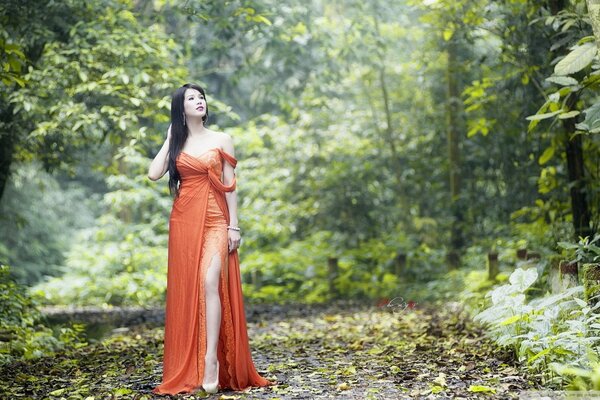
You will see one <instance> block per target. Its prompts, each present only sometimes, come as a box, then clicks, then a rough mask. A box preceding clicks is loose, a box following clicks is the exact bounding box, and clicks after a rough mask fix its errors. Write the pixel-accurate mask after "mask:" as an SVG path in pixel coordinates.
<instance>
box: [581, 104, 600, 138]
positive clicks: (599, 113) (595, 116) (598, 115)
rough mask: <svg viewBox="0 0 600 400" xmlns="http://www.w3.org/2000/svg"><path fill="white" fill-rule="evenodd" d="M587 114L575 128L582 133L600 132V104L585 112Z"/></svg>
mask: <svg viewBox="0 0 600 400" xmlns="http://www.w3.org/2000/svg"><path fill="white" fill-rule="evenodd" d="M583 112H584V113H585V119H584V120H583V121H582V122H581V123H579V124H577V125H575V127H576V128H577V129H579V130H582V131H588V132H590V133H598V132H600V103H596V104H594V105H592V106H591V107H589V108H586V109H585V110H583Z"/></svg>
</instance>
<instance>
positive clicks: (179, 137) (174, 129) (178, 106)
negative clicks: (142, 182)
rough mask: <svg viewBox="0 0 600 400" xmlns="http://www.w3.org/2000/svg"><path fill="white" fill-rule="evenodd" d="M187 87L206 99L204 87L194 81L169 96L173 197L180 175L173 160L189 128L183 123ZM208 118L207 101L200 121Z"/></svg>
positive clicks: (177, 187)
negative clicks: (204, 112)
mask: <svg viewBox="0 0 600 400" xmlns="http://www.w3.org/2000/svg"><path fill="white" fill-rule="evenodd" d="M187 89H196V90H197V91H199V92H200V93H202V96H204V99H205V100H206V94H205V93H204V89H203V88H202V87H200V86H199V85H196V84H195V83H186V84H185V85H183V86H182V87H180V88H179V89H177V90H176V91H175V93H173V96H172V97H171V141H170V142H169V192H170V193H171V196H173V193H175V197H177V196H179V181H180V180H181V176H180V175H179V171H177V164H176V163H175V160H177V157H179V153H181V150H182V149H183V145H184V144H185V141H186V140H187V138H188V134H189V130H188V127H187V125H184V123H183V121H184V117H183V114H184V108H183V102H184V101H185V91H186V90H187ZM207 120H208V103H207V104H206V114H205V115H204V116H203V117H202V122H203V123H204V125H205V126H206V121H207Z"/></svg>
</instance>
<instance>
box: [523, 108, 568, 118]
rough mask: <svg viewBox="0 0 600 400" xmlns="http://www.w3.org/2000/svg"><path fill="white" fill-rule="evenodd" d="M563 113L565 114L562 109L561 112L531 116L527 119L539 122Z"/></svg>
mask: <svg viewBox="0 0 600 400" xmlns="http://www.w3.org/2000/svg"><path fill="white" fill-rule="evenodd" d="M562 112H563V110H562V109H560V110H556V111H553V112H549V113H544V114H534V115H530V116H529V117H527V118H525V119H526V120H529V121H539V120H542V119H546V118H551V117H554V116H555V115H556V114H560V113H562Z"/></svg>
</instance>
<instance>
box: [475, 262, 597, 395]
mask: <svg viewBox="0 0 600 400" xmlns="http://www.w3.org/2000/svg"><path fill="white" fill-rule="evenodd" d="M537 278H538V273H537V270H536V269H535V268H528V269H526V270H523V269H521V268H517V269H516V270H515V271H514V272H513V273H512V274H511V275H510V278H509V281H510V283H508V284H505V285H501V286H498V287H496V288H494V289H493V290H492V291H490V292H489V293H488V294H487V295H486V298H489V299H490V300H491V301H490V303H489V305H487V306H486V307H485V308H484V309H483V310H481V311H480V312H479V313H478V314H477V315H475V317H474V319H475V321H477V322H481V323H484V324H485V325H486V326H487V327H488V329H489V336H490V337H491V338H492V339H494V341H496V342H497V343H498V344H499V345H501V346H506V347H510V348H512V349H513V351H514V353H515V355H516V356H517V357H518V358H519V360H520V361H523V362H527V365H528V366H529V368H531V369H532V370H534V371H537V372H540V373H541V374H542V375H543V376H544V377H545V378H546V379H547V382H549V383H552V384H557V383H558V380H557V377H555V376H553V374H552V371H553V370H554V371H557V369H551V367H552V366H554V365H571V366H579V367H580V368H590V367H591V364H590V362H591V361H592V359H590V357H589V355H590V354H591V353H592V352H593V351H594V348H595V347H596V346H597V345H598V341H599V340H600V336H598V333H599V332H598V327H600V324H599V323H598V320H599V319H600V315H598V314H597V312H595V310H596V309H597V308H598V307H597V306H594V307H593V308H591V307H590V306H588V304H587V302H585V301H584V300H582V299H581V298H580V296H581V294H582V293H583V287H582V286H576V287H573V288H570V289H568V290H566V291H564V292H562V293H558V294H555V295H550V296H544V297H539V298H534V299H531V300H529V301H527V295H526V292H527V291H528V289H530V287H531V286H532V284H533V283H534V282H535V281H536V279H537ZM565 374H566V373H565Z"/></svg>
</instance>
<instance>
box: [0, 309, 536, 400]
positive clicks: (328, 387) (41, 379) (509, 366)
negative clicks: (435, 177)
mask: <svg viewBox="0 0 600 400" xmlns="http://www.w3.org/2000/svg"><path fill="white" fill-rule="evenodd" d="M265 316H266V315H265ZM248 333H249V336H250V340H251V348H252V351H253V359H254V362H255V365H256V367H257V369H258V371H259V373H260V374H261V375H263V376H265V377H266V378H268V379H270V380H274V381H277V385H275V386H270V387H266V388H252V389H250V390H248V391H246V392H233V391H221V392H219V393H218V394H215V395H212V396H208V395H206V394H205V393H196V394H194V395H179V396H173V397H172V398H178V399H191V398H206V397H212V398H215V399H217V398H220V397H221V396H223V397H221V398H223V399H277V398H280V399H330V398H342V399H444V398H448V399H459V398H465V399H477V398H482V399H483V398H485V399H490V398H494V399H510V398H514V399H517V398H519V395H518V393H519V392H520V391H522V390H534V389H536V388H537V387H539V384H537V383H536V382H535V380H534V379H532V378H531V377H530V380H531V381H528V379H527V375H526V373H525V371H524V370H523V369H521V368H519V366H518V365H516V364H515V363H514V362H513V361H512V357H511V356H510V355H509V354H508V353H506V352H503V351H499V350H498V349H497V348H495V347H494V346H493V345H492V344H491V343H489V342H488V341H487V340H485V339H484V336H483V332H482V331H480V330H479V329H478V328H477V327H475V326H474V325H473V324H472V323H471V322H470V321H469V320H468V319H466V318H465V314H464V313H461V312H460V310H459V309H457V307H456V306H455V305H453V304H448V305H446V306H438V307H433V306H430V307H426V306H423V305H420V304H417V305H416V306H415V307H414V308H413V309H410V308H406V309H403V308H402V307H400V306H395V307H376V306H360V307H358V306H353V307H348V306H345V307H339V306H332V307H330V308H328V309H325V310H323V311H319V312H317V313H315V314H314V315H310V316H303V317H299V316H294V317H286V316H279V317H275V318H271V319H269V320H265V321H263V322H261V323H253V322H249V324H248ZM162 335H163V328H162V327H148V326H138V327H135V328H133V329H130V330H129V331H127V332H123V333H120V334H115V335H113V336H111V337H110V338H107V339H105V340H103V342H102V343H97V344H94V345H90V346H87V347H84V348H82V349H80V350H78V351H77V352H76V353H72V354H62V355H59V356H57V357H53V358H51V359H43V360H37V361H32V362H30V363H18V364H14V365H12V366H11V367H10V368H3V369H1V370H0V374H1V375H0V376H2V377H3V378H4V379H3V381H4V383H3V384H1V385H0V398H17V397H20V398H35V399H37V398H65V399H67V398H69V399H70V398H81V399H86V397H88V396H94V399H105V398H131V399H152V398H163V399H164V398H168V397H167V396H162V397H161V396H154V395H153V394H152V393H151V392H150V390H151V389H152V388H153V387H154V386H155V385H156V384H158V383H159V381H160V373H161V364H160V361H161V359H162V339H163V336H162ZM3 391H4V392H3Z"/></svg>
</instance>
